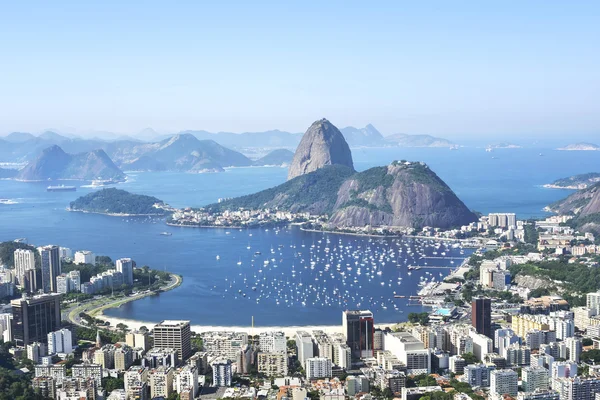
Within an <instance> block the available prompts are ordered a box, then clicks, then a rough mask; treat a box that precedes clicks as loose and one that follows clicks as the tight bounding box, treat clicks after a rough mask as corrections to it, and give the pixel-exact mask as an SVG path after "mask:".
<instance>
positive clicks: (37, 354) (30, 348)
mask: <svg viewBox="0 0 600 400" xmlns="http://www.w3.org/2000/svg"><path fill="white" fill-rule="evenodd" d="M26 348H27V358H28V359H29V360H31V361H33V363H34V364H39V363H40V361H41V359H42V357H45V356H47V355H48V349H47V346H46V345H45V344H44V343H39V342H33V343H31V344H28V345H27V347H26Z"/></svg>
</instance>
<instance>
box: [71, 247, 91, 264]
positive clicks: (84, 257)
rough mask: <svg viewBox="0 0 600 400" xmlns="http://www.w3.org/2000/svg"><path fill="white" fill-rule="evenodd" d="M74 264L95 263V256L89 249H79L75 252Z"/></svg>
mask: <svg viewBox="0 0 600 400" xmlns="http://www.w3.org/2000/svg"><path fill="white" fill-rule="evenodd" d="M74 262H75V264H91V265H96V256H95V255H94V253H92V252H91V251H89V250H80V251H76V252H75V260H74Z"/></svg>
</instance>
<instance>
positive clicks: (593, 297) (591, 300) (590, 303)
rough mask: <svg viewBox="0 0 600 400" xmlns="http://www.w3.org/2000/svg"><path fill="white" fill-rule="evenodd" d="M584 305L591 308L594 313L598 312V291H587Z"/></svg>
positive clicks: (599, 310)
mask: <svg viewBox="0 0 600 400" xmlns="http://www.w3.org/2000/svg"><path fill="white" fill-rule="evenodd" d="M586 300H587V301H586V307H587V308H589V309H590V310H593V312H594V315H598V314H600V292H593V293H588V294H587V296H586Z"/></svg>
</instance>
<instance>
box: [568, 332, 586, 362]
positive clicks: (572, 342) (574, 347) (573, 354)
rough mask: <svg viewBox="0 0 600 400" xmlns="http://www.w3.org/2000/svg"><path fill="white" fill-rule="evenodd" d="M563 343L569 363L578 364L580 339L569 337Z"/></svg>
mask: <svg viewBox="0 0 600 400" xmlns="http://www.w3.org/2000/svg"><path fill="white" fill-rule="evenodd" d="M564 343H565V345H566V346H567V354H568V355H569V361H573V362H576V363H578V362H579V356H580V355H581V348H582V345H581V339H578V338H574V337H569V338H566V339H565V342H564Z"/></svg>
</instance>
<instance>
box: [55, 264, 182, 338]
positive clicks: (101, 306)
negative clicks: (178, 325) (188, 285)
mask: <svg viewBox="0 0 600 400" xmlns="http://www.w3.org/2000/svg"><path fill="white" fill-rule="evenodd" d="M181 282H182V278H181V276H179V275H176V274H171V280H170V281H169V283H168V284H167V285H166V286H163V287H161V288H160V289H159V290H157V291H149V290H145V291H142V292H139V293H137V294H135V295H132V296H119V297H116V298H111V297H102V298H99V299H91V300H88V301H86V302H83V303H79V304H77V305H75V306H74V307H69V308H67V309H66V310H64V311H63V313H62V318H63V320H64V319H66V320H68V321H69V322H71V323H73V324H75V325H79V326H83V327H87V326H88V325H86V324H84V323H82V321H81V318H80V317H79V314H81V313H82V312H85V313H86V314H88V315H90V316H92V317H95V316H96V315H98V314H100V313H102V311H104V310H106V309H108V308H115V307H120V306H121V305H123V304H125V303H129V302H130V301H135V300H139V299H142V298H144V297H146V296H151V295H153V294H155V293H157V292H167V291H169V290H172V289H175V288H176V287H177V286H179V285H181Z"/></svg>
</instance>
